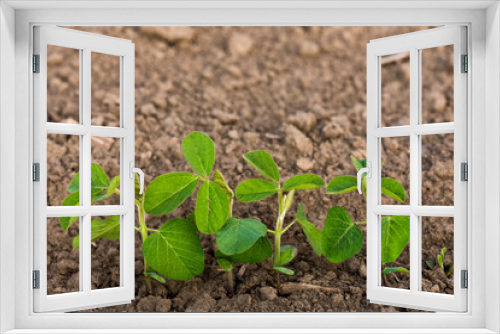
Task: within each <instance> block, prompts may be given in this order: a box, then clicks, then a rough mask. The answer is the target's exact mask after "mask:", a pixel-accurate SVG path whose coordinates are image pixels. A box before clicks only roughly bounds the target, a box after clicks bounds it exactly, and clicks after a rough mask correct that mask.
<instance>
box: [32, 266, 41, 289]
mask: <svg viewBox="0 0 500 334" xmlns="http://www.w3.org/2000/svg"><path fill="white" fill-rule="evenodd" d="M33 289H40V270H33Z"/></svg>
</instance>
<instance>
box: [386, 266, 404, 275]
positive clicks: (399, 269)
mask: <svg viewBox="0 0 500 334" xmlns="http://www.w3.org/2000/svg"><path fill="white" fill-rule="evenodd" d="M392 273H405V274H409V273H410V271H409V270H408V269H406V268H403V267H390V268H384V270H382V274H384V275H389V274H392Z"/></svg>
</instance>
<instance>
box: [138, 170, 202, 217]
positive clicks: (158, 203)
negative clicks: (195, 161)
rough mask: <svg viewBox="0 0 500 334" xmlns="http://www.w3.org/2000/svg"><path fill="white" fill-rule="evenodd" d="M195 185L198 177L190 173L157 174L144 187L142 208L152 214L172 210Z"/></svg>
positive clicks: (162, 213) (184, 198)
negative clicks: (145, 187) (157, 175)
mask: <svg viewBox="0 0 500 334" xmlns="http://www.w3.org/2000/svg"><path fill="white" fill-rule="evenodd" d="M197 185H198V177H197V176H196V175H194V174H191V173H170V174H165V175H162V176H159V177H157V178H156V179H154V180H153V182H151V183H150V184H149V186H148V187H147V189H146V193H145V198H144V209H145V210H146V212H147V213H149V214H152V215H164V214H166V213H169V212H172V211H174V210H175V209H176V208H177V207H178V206H179V205H181V204H182V202H184V201H185V200H186V198H188V197H189V196H191V194H192V193H193V192H194V190H195V189H196V186H197Z"/></svg>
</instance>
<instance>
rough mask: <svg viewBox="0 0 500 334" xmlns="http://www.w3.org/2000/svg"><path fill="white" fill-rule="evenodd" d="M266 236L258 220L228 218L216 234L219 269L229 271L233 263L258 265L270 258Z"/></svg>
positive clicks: (268, 242) (265, 230) (269, 244)
mask: <svg viewBox="0 0 500 334" xmlns="http://www.w3.org/2000/svg"><path fill="white" fill-rule="evenodd" d="M266 234H267V228H266V226H265V225H264V224H262V223H261V222H259V221H258V220H255V219H251V218H245V219H238V218H234V217H231V218H228V220H227V222H226V224H224V226H223V227H222V228H221V229H220V230H218V231H217V233H216V243H217V247H218V248H219V250H218V251H217V252H216V254H215V257H216V259H217V261H218V263H219V265H220V266H221V268H222V269H224V270H226V271H229V270H232V268H233V266H234V264H235V263H247V262H250V263H258V262H261V261H264V260H265V259H267V258H269V257H271V255H272V252H273V247H272V245H271V242H270V241H269V238H268V237H267V236H266Z"/></svg>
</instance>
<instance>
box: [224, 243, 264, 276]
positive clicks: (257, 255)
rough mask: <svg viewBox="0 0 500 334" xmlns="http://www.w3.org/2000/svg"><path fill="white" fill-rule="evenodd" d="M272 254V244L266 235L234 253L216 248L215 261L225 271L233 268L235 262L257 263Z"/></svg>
mask: <svg viewBox="0 0 500 334" xmlns="http://www.w3.org/2000/svg"><path fill="white" fill-rule="evenodd" d="M272 255H273V245H272V244H271V242H270V241H269V238H268V237H267V236H264V237H261V238H259V239H258V240H257V241H256V242H255V243H254V244H253V246H252V247H250V249H248V250H247V251H245V252H243V253H241V254H235V255H226V254H224V253H222V252H221V251H220V250H218V251H217V252H216V253H215V258H216V259H217V262H218V263H219V265H220V266H221V268H222V269H224V270H225V271H230V270H232V269H233V267H234V264H237V263H259V262H262V261H264V260H266V259H268V258H270V257H271V256H272Z"/></svg>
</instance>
